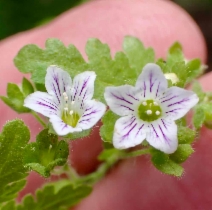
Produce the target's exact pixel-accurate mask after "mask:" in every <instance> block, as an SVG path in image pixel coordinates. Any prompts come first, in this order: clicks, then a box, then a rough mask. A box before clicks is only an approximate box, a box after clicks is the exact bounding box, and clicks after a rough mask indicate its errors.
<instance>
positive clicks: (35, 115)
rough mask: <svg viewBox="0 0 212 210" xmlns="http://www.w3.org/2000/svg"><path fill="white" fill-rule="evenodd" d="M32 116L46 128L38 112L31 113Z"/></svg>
mask: <svg viewBox="0 0 212 210" xmlns="http://www.w3.org/2000/svg"><path fill="white" fill-rule="evenodd" d="M31 113H32V115H33V116H34V117H35V119H36V120H37V121H38V122H39V123H40V124H41V125H42V126H43V127H44V128H46V127H47V126H46V123H45V122H44V121H43V120H42V119H41V118H40V117H39V115H38V114H37V113H36V112H33V111H32V112H31Z"/></svg>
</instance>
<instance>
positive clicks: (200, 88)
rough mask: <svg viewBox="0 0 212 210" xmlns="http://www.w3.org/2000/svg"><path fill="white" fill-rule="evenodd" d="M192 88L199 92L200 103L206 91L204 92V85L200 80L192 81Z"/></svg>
mask: <svg viewBox="0 0 212 210" xmlns="http://www.w3.org/2000/svg"><path fill="white" fill-rule="evenodd" d="M192 90H193V91H194V92H195V93H196V94H197V96H198V98H199V103H200V102H202V101H204V99H205V97H206V93H204V92H203V90H202V87H201V85H200V83H199V82H197V81H195V82H193V83H192Z"/></svg>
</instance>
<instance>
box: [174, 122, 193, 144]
mask: <svg viewBox="0 0 212 210" xmlns="http://www.w3.org/2000/svg"><path fill="white" fill-rule="evenodd" d="M177 137H178V142H179V144H191V143H192V142H193V141H194V140H195V137H196V132H195V131H194V130H192V129H190V128H188V127H186V126H182V125H181V126H180V125H178V132H177Z"/></svg>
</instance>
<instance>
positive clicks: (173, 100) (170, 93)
mask: <svg viewBox="0 0 212 210" xmlns="http://www.w3.org/2000/svg"><path fill="white" fill-rule="evenodd" d="M159 101H160V103H161V106H162V109H163V112H164V114H165V115H166V116H167V117H168V118H169V119H172V120H177V119H180V118H181V117H183V116H184V115H185V114H186V113H187V112H188V111H189V110H190V109H191V108H192V107H193V106H195V105H196V104H197V103H198V101H199V98H198V97H197V95H196V94H195V93H194V92H192V91H188V90H184V89H182V88H179V87H171V88H169V89H168V90H167V91H166V93H165V94H164V95H163V96H162V97H161V98H160V99H159Z"/></svg>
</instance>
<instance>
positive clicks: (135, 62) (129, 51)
mask: <svg viewBox="0 0 212 210" xmlns="http://www.w3.org/2000/svg"><path fill="white" fill-rule="evenodd" d="M123 49H124V51H125V53H126V55H127V57H128V59H129V63H130V66H131V67H133V68H135V69H136V72H137V75H139V74H140V73H141V70H142V68H143V67H144V66H145V65H146V64H147V63H154V62H155V53H154V50H153V49H152V48H147V49H145V47H144V45H143V44H142V42H141V41H140V40H139V39H137V38H136V37H132V36H126V37H125V38H124V43H123Z"/></svg>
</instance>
